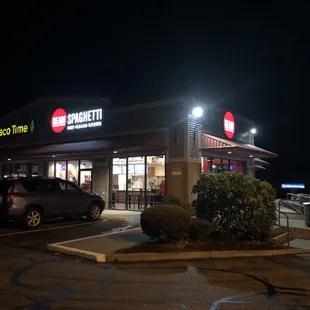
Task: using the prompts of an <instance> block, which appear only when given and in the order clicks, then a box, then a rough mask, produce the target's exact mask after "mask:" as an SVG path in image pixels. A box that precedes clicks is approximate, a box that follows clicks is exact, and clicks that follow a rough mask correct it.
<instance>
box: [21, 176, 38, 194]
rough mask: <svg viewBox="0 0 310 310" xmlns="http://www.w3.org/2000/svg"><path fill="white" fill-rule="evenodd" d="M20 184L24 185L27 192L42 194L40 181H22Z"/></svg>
mask: <svg viewBox="0 0 310 310" xmlns="http://www.w3.org/2000/svg"><path fill="white" fill-rule="evenodd" d="M20 182H21V183H22V185H23V187H24V189H25V190H26V191H27V192H30V193H33V192H40V191H41V188H40V181H39V180H35V179H34V180H33V179H21V180H20Z"/></svg>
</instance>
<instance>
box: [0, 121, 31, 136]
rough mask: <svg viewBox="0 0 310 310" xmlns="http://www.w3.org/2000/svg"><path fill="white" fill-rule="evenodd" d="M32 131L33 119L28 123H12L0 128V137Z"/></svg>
mask: <svg viewBox="0 0 310 310" xmlns="http://www.w3.org/2000/svg"><path fill="white" fill-rule="evenodd" d="M33 131H34V121H33V120H32V121H31V122H30V124H29V125H16V124H14V125H11V126H9V127H6V128H0V137H5V136H13V135H19V134H25V133H33Z"/></svg>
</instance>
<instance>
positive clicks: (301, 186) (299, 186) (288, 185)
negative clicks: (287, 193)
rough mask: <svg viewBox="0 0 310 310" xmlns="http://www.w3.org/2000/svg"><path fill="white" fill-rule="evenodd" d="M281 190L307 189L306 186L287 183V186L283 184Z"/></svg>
mask: <svg viewBox="0 0 310 310" xmlns="http://www.w3.org/2000/svg"><path fill="white" fill-rule="evenodd" d="M281 188H290V189H297V188H305V184H302V183H297V184H296V183H287V184H281Z"/></svg>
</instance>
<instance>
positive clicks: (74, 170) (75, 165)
mask: <svg viewBox="0 0 310 310" xmlns="http://www.w3.org/2000/svg"><path fill="white" fill-rule="evenodd" d="M67 179H68V181H70V182H72V183H74V184H79V161H78V160H71V161H68V173H67Z"/></svg>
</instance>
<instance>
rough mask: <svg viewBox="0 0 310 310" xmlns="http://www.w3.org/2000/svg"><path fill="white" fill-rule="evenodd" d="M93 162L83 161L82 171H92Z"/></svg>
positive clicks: (81, 164)
mask: <svg viewBox="0 0 310 310" xmlns="http://www.w3.org/2000/svg"><path fill="white" fill-rule="evenodd" d="M92 168H93V162H92V161H91V160H81V162H80V169H92Z"/></svg>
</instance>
